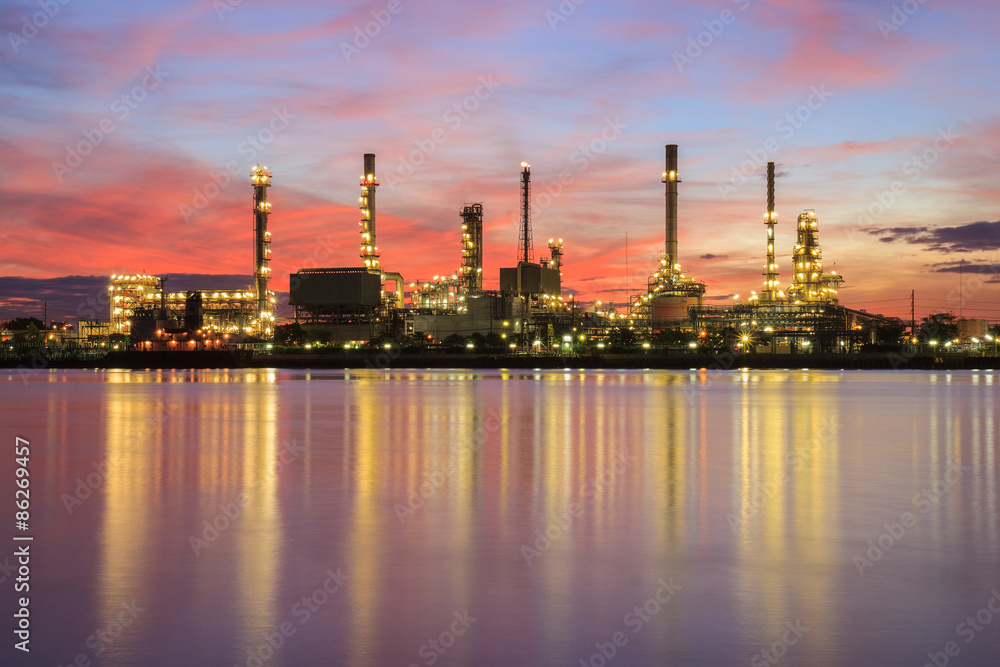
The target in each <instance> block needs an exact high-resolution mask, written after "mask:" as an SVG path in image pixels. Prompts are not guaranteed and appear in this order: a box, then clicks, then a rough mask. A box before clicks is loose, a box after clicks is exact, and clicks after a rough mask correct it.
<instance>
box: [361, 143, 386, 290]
mask: <svg viewBox="0 0 1000 667" xmlns="http://www.w3.org/2000/svg"><path fill="white" fill-rule="evenodd" d="M377 187H378V179H377V178H375V154H374V153H365V173H363V174H361V199H360V202H361V205H360V206H359V208H360V209H361V223H360V224H361V259H363V260H364V261H365V268H366V269H368V273H379V274H381V273H382V268H381V266H380V265H379V259H378V257H379V252H378V245H376V242H375V188H377Z"/></svg>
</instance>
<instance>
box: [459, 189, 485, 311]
mask: <svg viewBox="0 0 1000 667" xmlns="http://www.w3.org/2000/svg"><path fill="white" fill-rule="evenodd" d="M461 215H462V282H461V287H462V291H463V292H464V293H465V294H468V295H470V296H474V295H476V294H479V293H481V292H482V291H483V205H482V204H480V203H476V204H470V205H469V206H466V207H465V208H463V209H462V213H461Z"/></svg>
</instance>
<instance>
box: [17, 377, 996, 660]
mask: <svg viewBox="0 0 1000 667" xmlns="http://www.w3.org/2000/svg"><path fill="white" fill-rule="evenodd" d="M0 380H2V382H0V387H2V391H3V394H2V398H3V400H4V404H5V406H7V408H9V409H5V423H4V433H5V435H4V437H5V438H7V439H13V435H14V434H15V433H16V434H18V435H21V436H25V437H28V438H29V439H31V440H32V442H33V443H38V446H35V448H34V450H33V457H34V458H33V459H32V466H33V470H32V476H33V478H32V479H33V484H36V485H38V487H44V489H45V495H44V498H45V500H44V501H42V500H36V501H35V505H34V513H33V522H34V524H33V528H34V529H35V530H36V531H37V532H36V535H37V538H36V539H37V540H38V542H37V543H36V545H37V548H38V554H39V555H38V556H37V557H36V558H37V560H36V561H35V566H36V570H35V571H36V572H37V578H36V579H35V580H34V581H35V583H33V586H36V588H37V593H36V598H35V599H36V602H35V605H36V606H35V607H34V610H33V613H35V615H36V618H37V621H36V623H37V625H36V632H37V634H36V635H35V637H36V640H37V648H36V649H35V650H33V655H32V657H33V658H35V657H36V656H37V657H38V659H39V660H43V659H44V660H46V661H47V662H46V664H49V663H54V664H66V663H69V662H71V661H72V660H73V658H74V657H75V656H76V655H78V654H86V655H87V656H88V657H89V658H90V659H91V660H93V661H94V664H98V665H102V664H103V665H124V664H143V665H161V664H162V665H178V664H205V665H215V664H218V665H234V664H243V665H246V664H248V662H249V664H256V663H255V662H254V659H256V658H262V659H263V660H262V662H263V664H272V665H301V664H351V665H365V664H371V665H383V664H401V665H410V664H417V665H424V664H430V661H431V659H432V658H433V659H434V664H438V665H440V664H477V665H478V664H498V665H508V664H540V665H543V664H544V665H548V664H568V665H578V664H580V662H579V661H580V660H581V659H583V660H584V661H585V663H587V662H588V661H589V662H591V663H592V664H599V663H600V662H601V660H600V659H599V658H594V657H593V656H594V654H595V653H597V652H599V651H600V650H601V647H602V646H603V647H604V650H605V651H609V650H610V649H609V648H608V647H613V644H608V642H611V641H612V637H613V636H614V634H615V633H616V632H621V633H622V635H620V637H623V638H624V639H625V642H624V643H623V645H621V646H617V647H614V650H615V656H614V658H613V659H612V660H611V661H610V662H609V664H691V665H694V664H749V663H750V661H751V660H752V659H753V658H754V656H755V655H756V656H760V655H762V654H761V653H760V651H761V650H763V649H770V648H771V647H772V645H774V644H775V643H776V642H778V643H779V644H780V642H782V641H783V637H786V638H787V637H789V636H790V635H788V634H787V632H786V631H787V629H788V628H789V627H790V626H789V625H788V624H793V625H795V624H800V625H801V626H802V627H805V628H807V631H806V632H805V633H804V635H803V636H802V637H801V639H798V640H796V642H795V643H794V644H793V645H788V646H782V645H779V646H778V648H779V649H782V650H787V657H784V658H783V659H782V660H783V661H784V662H785V663H787V664H809V665H823V664H830V665H841V664H851V663H855V664H923V662H925V661H926V659H927V653H928V652H929V651H940V650H942V646H943V645H944V644H945V642H947V641H950V640H956V635H955V632H956V630H955V628H956V625H957V624H958V623H959V622H960V621H962V619H964V618H965V617H966V616H967V615H968V614H970V613H973V614H974V613H975V612H976V611H978V610H979V609H980V608H982V607H984V606H985V605H986V602H987V600H988V598H989V597H990V591H991V589H993V588H996V587H1000V571H998V570H997V568H996V563H997V562H998V561H1000V539H998V524H1000V521H998V513H997V487H996V477H997V473H998V465H1000V464H998V461H997V456H996V447H997V445H996V430H997V429H996V423H995V412H996V409H997V402H998V401H997V386H996V384H998V383H1000V382H995V381H994V374H993V373H985V372H982V373H977V372H969V373H895V374H894V373H876V372H865V373H862V372H853V371H845V372H836V371H832V372H831V371H819V372H818V371H805V370H795V371H733V372H727V373H707V372H705V371H681V372H668V371H646V372H633V371H629V372H616V371H582V370H579V371H578V370H563V371H541V370H514V369H510V370H503V369H502V370H498V371H467V370H459V369H456V370H427V371H422V370H397V371H364V370H351V371H343V372H338V371H315V370H313V371H308V370H302V371H285V370H273V369H269V370H218V371H148V372H131V371H107V372H93V371H52V372H40V373H37V374H34V375H31V376H28V379H27V381H25V380H23V379H22V377H21V376H20V375H16V374H14V375H10V376H8V377H6V378H4V377H3V376H0ZM8 417H9V419H8ZM8 434H9V437H8ZM4 465H5V466H6V465H8V464H7V463H5V464H4ZM949 467H952V468H954V469H957V470H960V471H961V474H960V475H959V476H958V478H957V481H955V482H954V483H953V484H948V485H945V484H944V482H943V480H946V474H947V473H948V471H949ZM8 478H10V475H6V476H5V479H4V480H2V481H3V483H4V484H7V483H9V479H8ZM88 480H90V481H88ZM935 488H936V489H938V490H941V489H944V491H943V493H941V494H936V493H934V489H935ZM4 489H6V487H4ZM925 489H929V490H930V493H931V495H930V496H924V498H931V499H932V500H933V501H934V502H933V503H932V502H930V500H920V498H921V497H920V495H919V494H920V493H921V492H922V491H923V490H925ZM88 490H89V493H86V492H87V491H88ZM81 491H82V492H83V493H81ZM39 493H41V491H39ZM83 496H86V497H83ZM74 497H76V501H75V502H74V501H73V500H72V498H74ZM67 498H70V499H71V500H69V501H68V502H67ZM67 507H68V508H69V510H71V511H68V510H67ZM921 508H923V509H925V510H926V511H924V512H921V511H920V510H921ZM907 512H909V513H910V514H911V515H912V516H913V520H914V523H913V525H912V526H910V527H906V528H905V529H904V530H903V534H902V536H901V537H899V538H898V539H897V538H892V540H891V545H890V546H889V548H887V549H885V550H884V555H883V556H881V557H879V559H877V560H872V561H870V563H871V564H870V566H867V567H859V565H858V561H857V558H858V557H861V558H863V559H864V558H868V556H867V555H866V554H868V552H869V549H870V545H869V543H868V540H870V539H871V540H873V543H874V541H875V540H878V539H879V538H880V536H882V539H883V542H885V541H886V540H887V539H888V538H886V537H885V535H883V534H884V533H886V531H887V530H889V529H890V528H891V526H892V525H893V524H894V523H895V522H898V521H900V517H901V515H903V514H904V513H907ZM237 514H238V515H237ZM213 523H214V524H215V525H214V526H213V525H212V524H213ZM887 526H888V527H887ZM859 570H860V572H859ZM338 571H342V572H343V574H344V575H346V576H347V579H346V583H345V584H344V586H343V587H342V588H340V589H336V590H335V587H334V586H332V585H329V584H328V587H327V588H326V589H324V583H328V582H330V575H331V574H335V573H337V572H338ZM861 573H863V575H864V576H862V575H861ZM671 581H672V582H673V583H675V584H677V585H678V590H679V592H677V593H676V594H675V595H674V596H673V597H672V599H670V600H669V601H668V602H663V603H662V604H661V603H660V602H655V597H656V594H657V591H658V588H659V587H660V586H661V582H671ZM3 586H4V589H3V590H9V589H8V588H7V587H9V586H10V582H9V581H8V582H5V583H4V584H3ZM133 600H135V601H136V604H137V605H138V606H139V607H141V608H142V612H141V614H139V616H138V617H137V618H136V619H135V621H134V622H131V623H129V624H128V626H127V627H124V628H121V629H120V632H118V631H117V630H119V628H116V626H115V622H116V619H119V618H120V616H121V613H122V609H123V607H122V605H123V604H128V603H129V602H131V601H133ZM651 600H652V601H653V602H650V601H651ZM645 603H649V604H648V606H646V608H645V610H643V609H642V606H643V605H644V604H645ZM637 606H639V611H638V612H637V611H636V607H637ZM651 609H655V612H650V611H649V610H651ZM465 612H468V614H467V616H465V618H474V619H475V621H473V622H471V623H467V624H466V625H463V624H462V623H460V622H459V621H458V620H456V619H459V618H462V617H463V616H462V615H463V613H465ZM637 619H639V620H641V623H640V622H639V620H637ZM466 626H467V627H466ZM282 627H284V628H285V631H286V632H285V634H284V635H283V634H282V632H281V630H282ZM109 628H110V629H111V630H116V632H112V634H114V637H113V640H112V641H108V642H106V644H104V645H103V646H102V648H103V650H101V651H100V653H99V654H98V651H97V649H96V648H95V643H94V642H93V641H91V643H90V644H88V638H89V637H91V636H92V635H94V634H95V633H96V632H98V631H99V630H108V629H109ZM459 629H461V630H462V632H461V634H459V633H458V632H457V630H459ZM453 630H455V632H453ZM268 637H270V638H271V643H272V644H280V646H279V647H278V648H271V647H270V646H269V645H268V643H267V642H268ZM432 639H435V640H436V641H437V642H441V643H431V640H432ZM445 644H447V645H445ZM998 651H1000V619H998V621H997V623H996V624H994V626H992V627H991V628H986V629H984V631H983V632H982V633H981V634H979V635H977V636H976V638H975V640H974V642H970V643H969V644H967V645H966V644H964V643H963V645H962V659H963V660H964V661H965V662H963V663H962V664H976V660H977V659H982V660H986V659H987V658H988V657H989V656H995V655H996V654H997V652H998ZM269 654H270V655H269ZM597 655H599V653H597ZM32 664H34V663H32ZM39 664H41V663H39Z"/></svg>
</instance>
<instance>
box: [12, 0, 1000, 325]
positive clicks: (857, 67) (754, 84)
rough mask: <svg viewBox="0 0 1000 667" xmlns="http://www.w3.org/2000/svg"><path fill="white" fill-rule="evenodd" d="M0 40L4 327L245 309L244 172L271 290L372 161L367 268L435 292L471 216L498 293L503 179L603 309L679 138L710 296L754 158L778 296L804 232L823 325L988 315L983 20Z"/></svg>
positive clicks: (220, 8)
mask: <svg viewBox="0 0 1000 667" xmlns="http://www.w3.org/2000/svg"><path fill="white" fill-rule="evenodd" d="M46 7H47V8H48V9H46ZM46 11H47V12H48V14H46ZM49 14H51V16H50V15H49ZM0 25H2V35H3V43H2V44H0V81H2V87H0V95H2V104H0V116H2V123H0V144H2V151H3V159H2V162H0V164H2V169H3V174H2V175H3V178H2V179H0V202H2V204H3V218H2V221H0V247H2V248H3V254H2V259H0V276H5V278H0V318H4V319H5V318H9V317H14V316H16V315H22V314H24V315H28V314H38V313H39V304H40V301H42V300H43V297H42V296H41V294H42V293H44V294H45V297H44V298H45V299H46V300H48V301H49V302H50V306H49V316H50V318H60V317H61V318H69V319H75V314H76V313H77V312H80V311H79V308H78V304H79V303H80V301H81V299H84V298H86V295H87V294H88V293H90V292H88V290H93V289H94V285H97V288H96V289H97V290H98V291H99V290H100V285H99V283H101V282H103V281H104V280H106V278H107V276H109V275H110V274H113V273H137V272H145V273H155V274H171V275H175V276H176V275H178V274H218V275H225V276H226V280H228V281H230V282H232V281H233V280H235V281H236V282H237V283H239V282H240V280H241V278H240V276H242V275H246V276H248V277H247V279H246V280H245V281H243V283H242V284H249V274H250V272H251V265H252V254H251V253H252V218H251V206H252V199H251V195H252V192H251V186H250V183H249V170H250V167H251V166H252V165H254V164H257V163H258V162H259V163H260V164H264V165H266V166H268V167H269V168H270V169H271V171H272V172H273V187H272V188H271V191H270V200H271V203H272V215H271V219H270V230H271V232H272V235H273V245H272V248H273V262H272V268H273V271H274V275H275V277H276V279H275V280H274V281H273V283H272V287H273V288H274V289H275V291H278V292H285V291H287V288H288V281H287V274H289V273H292V272H294V271H296V270H297V269H298V268H300V267H303V266H317V265H319V266H335V267H336V266H357V265H358V264H359V263H360V259H359V257H358V246H359V236H358V219H359V211H358V209H357V197H358V194H359V188H358V176H359V175H360V173H361V170H362V155H363V154H364V153H367V152H371V153H375V154H376V156H377V158H376V159H377V167H378V169H377V171H378V177H379V179H380V181H381V183H382V185H381V187H380V188H379V190H378V199H377V202H378V203H377V206H378V213H377V234H378V236H377V240H378V246H379V247H380V249H381V253H382V265H383V268H384V269H386V270H389V271H398V272H400V273H402V274H403V276H404V278H405V279H406V281H407V282H410V281H413V280H416V279H422V280H424V279H429V278H432V277H433V276H434V275H437V274H444V273H449V274H450V273H452V272H454V271H455V270H456V269H457V267H458V266H459V264H460V261H461V255H460V253H461V249H460V245H459V242H460V231H461V230H460V218H459V215H458V213H459V210H460V208H461V207H462V206H463V205H464V204H465V203H466V202H473V201H481V202H482V203H483V207H484V212H485V218H486V222H485V252H484V263H485V270H484V271H485V276H486V278H485V287H486V288H496V287H497V286H498V270H499V268H500V267H501V266H511V265H513V263H514V261H515V256H516V250H517V215H518V214H517V209H518V190H519V172H520V167H519V165H520V163H521V161H527V162H529V163H530V164H531V171H532V179H533V180H532V185H533V191H534V195H535V199H534V202H535V208H534V211H533V230H534V239H535V256H536V257H539V256H544V255H546V254H547V249H546V248H545V247H544V244H545V241H547V240H548V238H549V237H561V238H562V239H563V240H564V243H565V267H564V270H563V284H564V287H565V288H566V289H567V290H568V291H570V292H572V293H575V294H576V295H578V298H579V299H580V300H582V301H586V302H590V301H593V300H596V299H601V300H604V301H608V300H611V299H614V300H615V301H616V302H617V303H619V304H623V303H624V301H625V295H626V291H625V290H626V286H628V287H629V288H630V289H631V291H632V292H633V293H634V292H637V291H639V290H640V289H641V288H643V287H644V285H645V276H646V275H648V274H649V273H650V272H652V271H653V270H654V269H655V266H656V259H657V253H658V252H659V250H660V249H661V248H662V245H663V241H664V231H663V224H664V223H663V208H664V196H663V185H662V183H661V182H660V175H661V173H662V171H663V161H664V154H663V153H664V145H665V144H668V143H676V144H678V145H679V147H680V148H679V153H680V175H681V179H682V181H683V182H682V184H681V185H680V204H679V208H680V234H679V237H680V260H681V262H682V264H683V265H684V267H685V268H686V269H688V270H689V271H690V275H692V276H695V277H697V278H699V279H701V280H704V281H705V282H706V284H707V295H706V296H707V297H708V298H710V299H712V300H714V301H723V300H729V301H731V300H732V295H734V294H740V295H741V297H742V296H746V295H749V293H750V290H752V289H754V290H758V291H759V290H760V286H761V281H762V280H763V277H762V276H761V268H762V266H763V262H764V246H765V243H764V240H765V228H764V224H763V212H764V208H765V190H764V176H763V174H764V170H765V163H766V162H767V161H768V160H773V161H774V162H776V163H777V170H778V174H779V178H778V181H777V208H778V213H779V218H778V229H777V242H776V250H777V253H778V261H779V264H780V267H781V279H782V283H783V284H787V282H788V281H789V278H790V273H791V271H790V263H791V259H790V258H791V250H792V246H793V244H794V240H795V233H794V229H795V224H794V223H795V219H796V217H797V215H798V214H799V213H800V212H802V211H803V210H804V209H807V208H813V209H815V210H816V212H817V215H818V217H819V220H820V243H821V245H822V248H823V259H824V265H825V269H826V270H828V271H829V270H830V269H835V270H836V271H837V272H838V273H842V274H843V275H844V276H845V278H846V283H845V285H844V288H843V290H842V292H841V302H842V303H843V304H844V305H847V306H850V307H855V308H866V309H868V310H870V311H876V312H883V313H886V314H889V315H901V316H902V315H905V316H906V317H909V297H910V290H911V289H913V290H916V299H917V316H918V317H920V316H921V315H923V314H926V313H928V312H939V311H948V310H951V311H953V312H955V313H956V314H958V313H959V310H960V309H961V310H962V312H963V314H964V315H966V316H979V317H986V318H988V319H991V320H998V319H1000V211H998V199H1000V187H998V186H997V178H998V177H997V166H998V159H1000V75H998V74H997V73H998V72H1000V47H998V46H997V41H996V29H997V26H998V25H1000V8H998V5H997V3H996V0H963V2H961V3H945V2H942V1H940V0H926V1H925V2H921V1H920V0H907V1H906V2H894V0H884V1H883V0H809V1H808V2H803V1H802V0H715V1H713V2H707V1H699V2H693V1H692V2H663V1H662V0H661V1H658V2H653V1H650V0H644V1H625V2H622V1H619V2H614V3H610V2H602V1H600V0H575V2H574V0H563V1H562V2H561V3H560V2H558V1H557V0H547V1H521V0H503V1H502V2H465V3H458V2H440V3H430V2H424V3H418V2H413V1H412V0H389V1H385V0H377V1H375V2H349V1H343V2H336V3H331V2H300V1H294V2H285V3H264V2H260V1H259V0H257V1H255V0H242V1H240V0H216V1H215V2H213V1H212V0H198V1H197V2H135V3H122V2H120V1H119V2H111V1H110V0H88V1H84V0H68V1H66V2H65V3H63V2H60V0H43V2H41V3H39V2H37V0H35V1H32V2H21V1H19V0H17V1H12V2H5V3H4V4H3V7H2V9H0ZM39 26H41V27H39ZM545 192H549V193H555V194H551V195H550V196H549V197H543V196H542V193H545ZM626 234H627V237H628V256H627V261H626ZM963 262H964V264H963ZM960 267H961V275H960V273H959V271H960ZM87 276H96V278H94V279H86V278H81V277H87ZM234 276H235V278H234ZM14 277H17V278H19V280H14V279H13V278H14ZM189 280H195V282H198V284H197V285H191V286H195V287H197V286H200V287H205V288H209V287H215V286H216V285H217V284H218V283H216V282H213V280H214V279H213V278H211V277H209V276H207V275H201V276H199V277H197V278H193V279H192V278H190V277H189ZM219 280H221V278H220V279H219ZM960 281H961V282H962V294H963V298H964V300H963V301H962V303H961V304H960V299H959V283H960ZM182 282H183V281H181V282H178V281H177V280H175V281H174V282H173V283H171V284H170V285H169V286H171V287H182V286H184V285H182ZM81 285H83V287H81ZM233 286H234V287H235V286H239V285H233ZM101 314H102V315H103V316H104V317H107V314H106V313H103V312H102V313H101Z"/></svg>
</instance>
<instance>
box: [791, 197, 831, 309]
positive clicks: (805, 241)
mask: <svg viewBox="0 0 1000 667" xmlns="http://www.w3.org/2000/svg"><path fill="white" fill-rule="evenodd" d="M797 234H798V235H797V238H796V241H795V248H794V249H793V250H792V266H793V267H794V269H795V274H794V280H793V281H792V286H791V287H789V288H788V298H789V300H790V301H792V302H793V303H813V302H816V301H820V300H822V283H823V278H822V276H823V260H822V256H823V253H822V251H821V250H820V247H819V238H818V237H819V221H818V220H817V219H816V211H814V210H813V209H807V210H805V211H803V212H802V213H801V214H799V221H798V230H797Z"/></svg>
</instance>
